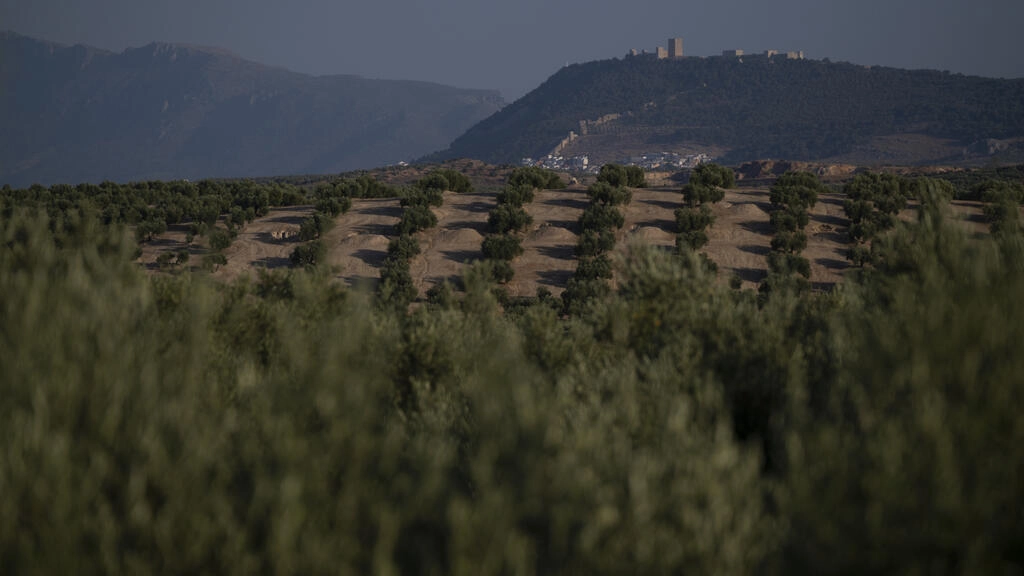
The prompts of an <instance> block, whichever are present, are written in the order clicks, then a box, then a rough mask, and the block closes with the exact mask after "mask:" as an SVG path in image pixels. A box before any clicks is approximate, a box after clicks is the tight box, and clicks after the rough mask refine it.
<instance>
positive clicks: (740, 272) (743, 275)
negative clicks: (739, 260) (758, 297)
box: [733, 268, 768, 284]
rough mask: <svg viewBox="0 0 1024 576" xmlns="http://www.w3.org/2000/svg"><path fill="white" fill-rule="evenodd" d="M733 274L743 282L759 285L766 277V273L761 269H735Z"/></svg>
mask: <svg viewBox="0 0 1024 576" xmlns="http://www.w3.org/2000/svg"><path fill="white" fill-rule="evenodd" d="M733 273H734V274H736V275H737V276H739V277H740V279H742V280H743V281H744V282H753V283H755V284H760V283H761V281H762V280H764V279H765V278H767V277H768V271H767V270H764V269H761V268H736V269H735V270H733Z"/></svg>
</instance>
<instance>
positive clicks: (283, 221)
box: [264, 214, 309, 226]
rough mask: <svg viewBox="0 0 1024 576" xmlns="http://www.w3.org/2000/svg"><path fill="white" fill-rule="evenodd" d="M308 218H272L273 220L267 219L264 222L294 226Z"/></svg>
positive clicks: (302, 216)
mask: <svg viewBox="0 0 1024 576" xmlns="http://www.w3.org/2000/svg"><path fill="white" fill-rule="evenodd" d="M306 218H309V216H307V215H305V214H303V215H301V216H274V217H273V218H267V219H266V220H264V222H273V223H274V224H294V225H296V226H298V225H300V224H302V221H303V220H305V219H306Z"/></svg>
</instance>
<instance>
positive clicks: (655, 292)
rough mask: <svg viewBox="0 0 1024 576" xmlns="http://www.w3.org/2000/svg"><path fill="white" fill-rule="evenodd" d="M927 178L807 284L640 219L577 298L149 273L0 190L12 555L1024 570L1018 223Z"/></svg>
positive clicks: (474, 278) (354, 567)
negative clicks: (831, 278)
mask: <svg viewBox="0 0 1024 576" xmlns="http://www.w3.org/2000/svg"><path fill="white" fill-rule="evenodd" d="M791 184H793V185H799V184H800V183H799V182H791ZM793 188H794V186H790V187H789V190H788V191H787V190H784V189H782V188H780V189H779V190H778V192H779V194H778V196H779V198H778V199H779V200H780V201H782V200H783V199H784V197H785V196H786V194H785V193H788V192H792V191H793ZM610 190H613V189H608V188H605V189H603V192H602V190H600V189H594V190H593V192H594V194H592V197H593V198H594V199H597V198H598V197H600V196H602V194H603V193H604V192H609V191H610ZM1011 192H1013V193H1014V194H1016V191H1011ZM940 196H941V195H934V196H932V197H931V199H930V201H928V202H927V203H926V205H927V209H925V210H922V211H921V212H920V213H919V216H918V218H917V219H916V220H915V221H913V222H902V221H898V222H895V223H894V226H893V228H892V229H891V230H890V231H889V232H887V233H886V234H884V235H881V236H879V237H877V238H876V239H875V240H874V244H875V245H874V246H873V250H874V251H875V253H876V254H878V256H879V258H878V259H877V260H876V262H875V264H873V266H872V268H871V269H870V270H869V273H865V274H858V275H856V276H855V277H854V278H852V279H851V280H850V282H849V283H846V284H844V285H843V286H842V287H841V288H840V289H838V290H836V291H834V292H831V293H827V294H825V293H807V292H803V291H800V290H796V289H792V288H793V287H792V286H790V285H788V284H787V283H779V284H778V285H777V286H776V287H775V288H774V289H773V290H771V291H770V293H768V294H766V295H764V297H761V298H759V297H758V295H757V294H756V293H755V292H753V291H750V290H747V291H741V290H733V289H730V288H727V287H725V286H723V285H722V284H721V283H718V282H716V281H715V279H714V277H713V275H712V274H709V273H708V271H707V269H706V267H705V266H703V265H701V263H700V260H699V259H698V258H697V257H696V256H695V255H694V254H692V253H686V254H683V255H675V254H672V253H670V252H669V251H665V250H657V249H646V248H642V247H636V248H634V249H632V250H631V251H629V252H628V253H627V254H626V255H625V256H624V258H623V259H622V260H621V261H620V262H619V263H618V264H617V274H616V285H615V287H614V288H613V287H611V286H608V287H607V288H608V289H607V290H602V291H601V294H596V295H595V296H594V297H593V298H591V299H589V301H588V302H587V303H586V304H584V305H581V306H580V307H578V308H577V309H574V310H572V311H571V312H572V313H571V315H569V316H560V315H559V313H558V312H557V311H556V310H555V309H554V307H553V306H551V302H550V299H548V301H545V300H544V299H538V300H537V301H536V302H535V303H534V304H533V305H528V306H523V307H521V308H520V309H518V310H517V311H516V313H515V314H512V313H510V312H509V311H507V310H506V311H504V312H503V311H502V309H501V306H500V305H499V304H498V302H497V301H496V300H495V298H494V296H493V293H492V290H491V287H492V285H491V284H489V282H488V281H487V279H486V277H485V276H484V275H482V274H475V275H474V274H467V276H466V278H465V295H464V297H462V298H460V299H458V300H446V301H439V302H437V303H432V304H431V305H429V306H421V307H418V308H417V309H415V310H413V311H409V310H407V309H405V308H400V309H395V308H393V307H389V306H373V305H372V303H371V301H370V300H369V296H367V295H365V294H360V293H359V292H356V291H351V292H350V291H347V290H345V289H343V288H341V287H339V286H338V285H337V284H333V283H331V282H330V280H329V276H328V275H325V274H323V273H322V271H321V270H317V269H316V268H313V269H311V270H295V271H289V272H269V273H266V272H265V273H263V274H262V275H261V276H260V277H259V279H258V280H256V281H254V282H250V281H243V282H237V283H233V284H230V285H223V284H217V283H214V282H210V281H209V279H208V278H207V277H206V276H205V275H202V274H180V275H147V274H145V273H144V272H142V271H141V270H140V269H139V268H138V267H137V266H136V265H135V264H133V263H132V254H133V252H134V243H133V241H132V239H131V237H130V236H128V235H125V234H124V229H123V227H121V226H120V225H118V224H116V223H112V224H111V225H109V226H107V225H104V224H103V223H102V222H100V221H98V220H97V218H96V217H95V216H94V215H92V214H90V213H89V212H88V211H79V212H78V216H77V217H72V216H73V215H72V214H68V217H67V218H58V219H54V218H53V214H52V213H49V212H48V211H40V208H42V207H44V206H48V205H43V206H40V205H37V208H35V209H33V207H32V204H31V203H29V202H20V201H17V199H13V198H11V197H10V196H9V195H7V194H5V195H4V196H0V293H2V294H3V295H4V297H3V298H2V299H0V320H2V321H0V366H2V367H3V370H0V436H2V438H3V455H2V457H0V492H2V493H3V494H4V498H2V499H0V558H3V565H4V568H5V569H6V570H5V571H6V572H8V573H12V574H23V573H57V574H61V573H123V572H128V573H157V572H159V573H165V572H173V573H206V572H216V573H224V574H252V573H278V572H280V573H309V574H319V573H337V572H341V573H359V574H369V573H395V574H421V573H430V574H474V575H476V574H509V573H524V574H581V573H585V574H623V573H640V574H679V573H687V574H689V573H696V574H739V575H744V574H876V573H900V574H924V573H939V574H1013V573H1019V572H1020V571H1021V568H1022V566H1024V554H1022V551H1021V547H1020V542H1021V541H1022V540H1024V524H1022V523H1021V515H1020V511H1021V510H1022V509H1024V483H1022V482H1021V478H1022V477H1024V420H1022V419H1021V418H1020V414H1021V411H1022V410H1024V356H1022V355H1021V354H1020V353H1019V352H1020V351H1019V348H1020V345H1019V343H1020V342H1021V339H1022V338H1024V306H1021V305H1020V295H1021V293H1022V292H1024V236H1022V235H1021V232H1020V230H1019V229H1016V228H1011V227H1008V226H1004V227H1003V231H1002V232H1001V233H1000V234H998V235H995V236H981V237H977V238H974V237H972V236H971V234H970V233H968V232H967V231H965V230H964V229H962V227H959V226H957V225H955V224H954V223H952V222H950V219H949V218H948V216H945V215H943V212H944V211H945V210H946V209H948V207H947V206H946V205H945V204H946V202H945V200H944V199H943V198H942V197H940ZM606 197H607V198H611V196H606ZM1009 199H1010V200H1013V207H1014V208H1017V205H1018V204H1017V203H1018V202H1019V196H1017V195H1014V196H1013V198H1009ZM58 209H59V207H58ZM1003 220H1005V218H1004V219H1003ZM412 250H414V249H413V248H412V247H411V246H410V247H407V248H406V250H405V251H406V252H410V251H412ZM398 251H399V250H398V249H396V250H395V252H398Z"/></svg>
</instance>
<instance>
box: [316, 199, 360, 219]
mask: <svg viewBox="0 0 1024 576" xmlns="http://www.w3.org/2000/svg"><path fill="white" fill-rule="evenodd" d="M315 208H316V211H317V212H321V213H324V214H327V215H328V216H331V217H336V216H339V215H341V214H344V213H346V212H348V211H349V210H351V209H352V199H351V198H349V197H347V196H340V197H336V198H321V199H319V200H317V202H316V205H315Z"/></svg>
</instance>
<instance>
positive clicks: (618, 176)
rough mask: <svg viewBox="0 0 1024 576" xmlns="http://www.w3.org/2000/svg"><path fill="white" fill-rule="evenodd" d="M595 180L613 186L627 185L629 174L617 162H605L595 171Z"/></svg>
mask: <svg viewBox="0 0 1024 576" xmlns="http://www.w3.org/2000/svg"><path fill="white" fill-rule="evenodd" d="M597 181H598V182H603V183H605V184H609V185H611V186H613V187H616V188H617V187H619V186H629V175H628V174H627V173H626V167H625V166H622V165H619V164H605V165H604V166H601V170H600V171H599V172H598V173H597Z"/></svg>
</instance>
